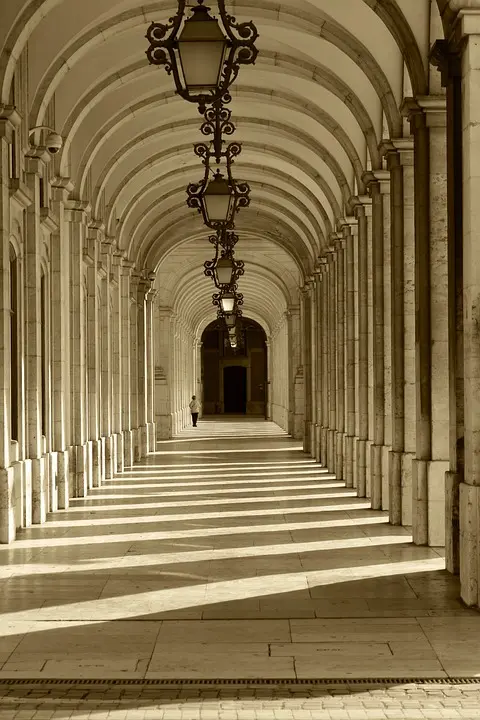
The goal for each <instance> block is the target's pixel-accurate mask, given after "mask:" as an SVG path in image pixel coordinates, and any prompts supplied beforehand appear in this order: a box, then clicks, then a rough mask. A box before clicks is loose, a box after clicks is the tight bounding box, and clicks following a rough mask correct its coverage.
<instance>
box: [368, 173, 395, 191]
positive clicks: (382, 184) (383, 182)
mask: <svg viewBox="0 0 480 720" xmlns="http://www.w3.org/2000/svg"><path fill="white" fill-rule="evenodd" d="M362 180H363V182H364V183H365V186H366V188H367V190H368V192H369V193H370V194H371V191H372V187H373V186H374V185H377V186H378V188H379V190H380V194H381V195H389V194H390V170H367V171H366V172H364V173H363V175H362Z"/></svg>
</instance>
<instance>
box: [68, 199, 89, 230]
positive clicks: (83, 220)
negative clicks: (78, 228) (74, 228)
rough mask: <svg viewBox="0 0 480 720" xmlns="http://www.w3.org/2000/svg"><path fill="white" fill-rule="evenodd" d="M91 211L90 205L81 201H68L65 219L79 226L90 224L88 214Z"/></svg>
mask: <svg viewBox="0 0 480 720" xmlns="http://www.w3.org/2000/svg"><path fill="white" fill-rule="evenodd" d="M89 211H90V203H87V202H82V201H81V200H68V201H67V203H66V204H65V219H66V220H68V222H71V223H78V224H79V225H85V226H86V225H87V224H88V213H89Z"/></svg>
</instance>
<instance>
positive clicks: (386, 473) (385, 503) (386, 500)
mask: <svg viewBox="0 0 480 720" xmlns="http://www.w3.org/2000/svg"><path fill="white" fill-rule="evenodd" d="M391 452H392V448H391V447H390V445H382V510H388V509H389V507H390V470H389V467H390V453H391Z"/></svg>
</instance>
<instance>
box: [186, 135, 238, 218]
mask: <svg viewBox="0 0 480 720" xmlns="http://www.w3.org/2000/svg"><path fill="white" fill-rule="evenodd" d="M241 150H242V147H241V145H240V144H239V143H230V145H229V146H228V147H227V149H226V151H225V153H223V157H224V158H225V160H226V171H227V176H226V177H225V176H224V175H223V174H222V172H221V170H220V168H217V170H216V171H215V173H214V175H213V178H210V172H211V169H210V161H211V158H212V157H213V156H214V153H213V152H212V151H211V150H210V148H209V147H208V145H206V144H205V143H198V144H197V145H195V154H196V155H198V156H199V157H201V158H202V160H203V164H204V166H205V173H204V176H203V179H202V180H201V181H200V182H199V183H190V185H188V187H187V195H188V198H187V205H188V207H189V208H196V209H197V210H198V212H199V213H201V214H202V216H203V222H204V223H205V225H206V226H207V227H209V228H211V229H212V230H232V229H233V227H234V225H235V215H236V213H237V212H238V211H239V210H240V208H243V207H248V205H249V204H250V197H249V196H250V186H249V185H248V183H246V182H237V181H236V180H235V179H234V178H233V174H232V164H233V162H234V158H235V157H238V155H240V152H241Z"/></svg>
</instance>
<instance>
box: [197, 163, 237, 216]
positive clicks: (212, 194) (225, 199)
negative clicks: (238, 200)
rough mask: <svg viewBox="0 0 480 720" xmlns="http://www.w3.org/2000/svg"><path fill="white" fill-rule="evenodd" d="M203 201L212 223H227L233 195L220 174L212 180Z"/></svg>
mask: <svg viewBox="0 0 480 720" xmlns="http://www.w3.org/2000/svg"><path fill="white" fill-rule="evenodd" d="M203 201H204V203H205V210H206V214H207V216H208V219H209V221H210V222H227V220H228V219H229V217H230V213H231V209H230V208H231V204H232V203H233V193H232V191H231V188H230V186H229V184H228V182H227V180H226V179H225V178H224V177H222V176H221V175H219V174H218V175H215V177H214V178H213V180H210V182H209V183H208V185H207V188H206V190H205V192H204V195H203Z"/></svg>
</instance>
